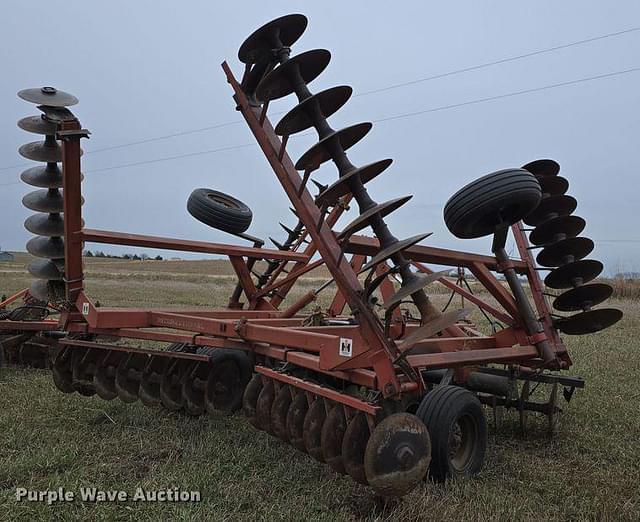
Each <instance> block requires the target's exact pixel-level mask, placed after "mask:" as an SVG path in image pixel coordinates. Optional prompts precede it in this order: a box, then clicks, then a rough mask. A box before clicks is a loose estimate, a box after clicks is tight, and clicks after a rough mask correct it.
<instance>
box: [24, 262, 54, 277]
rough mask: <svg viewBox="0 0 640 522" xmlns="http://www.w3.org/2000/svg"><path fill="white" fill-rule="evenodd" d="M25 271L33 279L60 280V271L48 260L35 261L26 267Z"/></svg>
mask: <svg viewBox="0 0 640 522" xmlns="http://www.w3.org/2000/svg"><path fill="white" fill-rule="evenodd" d="M27 270H28V271H29V273H30V274H31V275H32V276H33V277H37V278H38V279H46V280H61V279H62V277H63V273H62V271H61V270H60V269H59V268H58V265H56V264H55V263H54V262H53V261H51V260H50V259H36V260H35V261H32V262H31V263H29V264H28V265H27Z"/></svg>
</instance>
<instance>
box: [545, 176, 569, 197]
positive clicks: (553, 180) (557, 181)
mask: <svg viewBox="0 0 640 522" xmlns="http://www.w3.org/2000/svg"><path fill="white" fill-rule="evenodd" d="M538 183H540V188H541V189H542V197H543V198H548V197H551V196H561V195H562V194H564V193H565V192H566V191H567V190H569V181H568V180H567V178H563V177H562V176H548V177H546V178H542V177H541V178H539V179H538Z"/></svg>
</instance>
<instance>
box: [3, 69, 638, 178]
mask: <svg viewBox="0 0 640 522" xmlns="http://www.w3.org/2000/svg"><path fill="white" fill-rule="evenodd" d="M637 71H640V67H633V68H631V69H625V70H622V71H614V72H611V73H605V74H600V75H597V76H588V77H585V78H578V79H576V80H570V81H566V82H560V83H554V84H551V85H544V86H542V87H534V88H532V89H524V90H520V91H515V92H510V93H505V94H499V95H496V96H489V97H486V98H478V99H475V100H469V101H466V102H461V103H454V104H450V105H441V106H439V107H432V108H429V109H424V110H420V111H412V112H408V113H403V114H396V115H392V116H387V117H385V118H378V119H375V120H372V122H373V123H381V122H387V121H393V120H399V119H403V118H408V117H411V116H419V115H422V114H428V113H433V112H438V111H443V110H449V109H456V108H460V107H465V106H468V105H474V104H478V103H485V102H488V101H494V100H500V99H504V98H510V97H513V96H520V95H523V94H530V93H534V92H540V91H545V90H549V89H555V88H558V87H565V86H569V85H576V84H579V83H584V82H589V81H594V80H600V79H603V78H611V77H614V76H620V75H623V74H629V73H632V72H637ZM309 134H312V133H304V134H298V135H297V136H300V137H301V136H306V135H309ZM253 145H254V143H243V144H239V145H231V146H228V147H221V148H217V149H209V150H203V151H196V152H188V153H185V154H178V155H175V156H167V157H162V158H154V159H150V160H143V161H137V162H134V163H125V164H121V165H113V166H111V167H102V168H99V169H92V170H88V171H86V172H87V173H90V172H101V171H107V170H115V169H120V168H125V167H134V166H139V165H147V164H149V163H160V162H163V161H170V160H175V159H180V158H187V157H191V156H200V155H203V154H215V153H218V152H223V151H229V150H235V149H240V148H245V147H251V146H253ZM19 184H20V182H19V181H18V182H12V183H3V184H0V187H5V186H9V185H19Z"/></svg>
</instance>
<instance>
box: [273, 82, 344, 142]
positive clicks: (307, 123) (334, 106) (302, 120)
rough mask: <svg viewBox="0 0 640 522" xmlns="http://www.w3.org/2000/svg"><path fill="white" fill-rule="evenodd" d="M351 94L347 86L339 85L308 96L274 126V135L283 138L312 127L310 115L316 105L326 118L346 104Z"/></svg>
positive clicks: (312, 122)
mask: <svg viewBox="0 0 640 522" xmlns="http://www.w3.org/2000/svg"><path fill="white" fill-rule="evenodd" d="M352 92H353V89H352V88H351V87H349V86H348V85H341V86H339V87H331V88H330V89H326V90H324V91H320V92H319V93H316V94H314V95H312V96H309V97H308V98H306V99H305V100H303V101H301V102H300V103H299V104H298V105H296V106H295V107H294V108H293V109H291V110H290V111H289V112H288V113H287V114H285V115H284V116H283V117H282V119H281V120H280V121H279V122H278V124H277V125H276V128H275V132H276V134H278V135H280V136H285V135H290V134H295V133H297V132H302V131H303V130H306V129H308V128H309V127H313V124H314V120H313V116H311V115H312V114H313V111H314V105H315V104H316V103H317V104H318V106H319V108H320V112H321V113H322V115H323V116H324V117H325V118H328V117H329V116H331V115H332V114H333V113H335V112H336V111H338V110H339V109H340V108H341V107H342V106H343V105H344V104H345V103H347V100H349V98H350V97H351V94H352Z"/></svg>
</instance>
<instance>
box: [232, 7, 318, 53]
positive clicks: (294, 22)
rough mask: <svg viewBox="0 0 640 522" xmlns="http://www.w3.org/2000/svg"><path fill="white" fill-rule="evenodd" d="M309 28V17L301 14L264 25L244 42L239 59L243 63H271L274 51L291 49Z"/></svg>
mask: <svg viewBox="0 0 640 522" xmlns="http://www.w3.org/2000/svg"><path fill="white" fill-rule="evenodd" d="M306 28H307V17H306V16H304V15H301V14H290V15H286V16H281V17H279V18H276V19H275V20H271V21H270V22H268V23H266V24H264V25H263V26H262V27H260V28H259V29H256V30H255V31H254V32H253V33H251V34H250V35H249V36H248V37H247V39H246V40H245V41H244V42H242V45H241V46H240V49H239V50H238V59H239V60H240V61H241V62H242V63H256V62H261V61H265V60H267V61H270V60H271V59H272V53H273V50H274V49H278V48H279V47H282V46H284V47H290V46H291V45H293V44H294V43H295V42H296V41H297V40H298V38H300V36H302V33H304V30H305V29H306Z"/></svg>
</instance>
